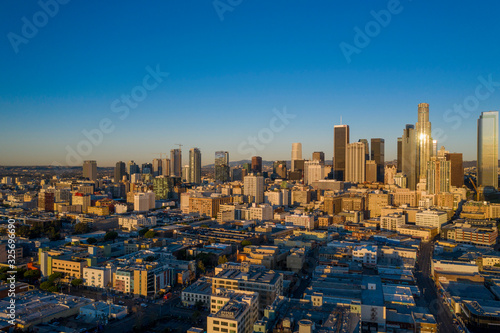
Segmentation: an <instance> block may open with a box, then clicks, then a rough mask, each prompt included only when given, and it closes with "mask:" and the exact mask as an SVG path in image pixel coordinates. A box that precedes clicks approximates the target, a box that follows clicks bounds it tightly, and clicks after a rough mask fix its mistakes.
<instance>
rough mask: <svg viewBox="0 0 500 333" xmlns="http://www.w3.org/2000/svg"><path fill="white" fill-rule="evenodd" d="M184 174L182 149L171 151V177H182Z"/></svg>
mask: <svg viewBox="0 0 500 333" xmlns="http://www.w3.org/2000/svg"><path fill="white" fill-rule="evenodd" d="M181 173H182V153H181V150H180V149H172V150H170V175H171V176H174V177H181Z"/></svg>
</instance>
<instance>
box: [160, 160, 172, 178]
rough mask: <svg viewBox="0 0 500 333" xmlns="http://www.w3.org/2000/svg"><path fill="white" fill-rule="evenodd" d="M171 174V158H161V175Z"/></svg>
mask: <svg viewBox="0 0 500 333" xmlns="http://www.w3.org/2000/svg"><path fill="white" fill-rule="evenodd" d="M161 175H163V176H170V160H169V159H168V158H162V159H161V173H160V174H159V176H161Z"/></svg>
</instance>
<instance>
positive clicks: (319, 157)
mask: <svg viewBox="0 0 500 333" xmlns="http://www.w3.org/2000/svg"><path fill="white" fill-rule="evenodd" d="M312 160H313V161H318V162H319V163H320V164H321V165H325V153H323V152H322V151H315V152H314V153H313V155H312Z"/></svg>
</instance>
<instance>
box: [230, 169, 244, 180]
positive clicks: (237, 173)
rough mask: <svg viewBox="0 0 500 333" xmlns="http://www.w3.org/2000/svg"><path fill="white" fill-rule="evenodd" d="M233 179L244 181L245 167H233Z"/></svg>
mask: <svg viewBox="0 0 500 333" xmlns="http://www.w3.org/2000/svg"><path fill="white" fill-rule="evenodd" d="M231 180H232V181H233V182H234V181H237V180H240V181H243V169H242V168H240V167H234V168H231Z"/></svg>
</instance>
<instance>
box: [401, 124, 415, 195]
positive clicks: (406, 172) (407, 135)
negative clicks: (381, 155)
mask: <svg viewBox="0 0 500 333" xmlns="http://www.w3.org/2000/svg"><path fill="white" fill-rule="evenodd" d="M401 139H402V144H401V172H402V174H403V176H404V177H406V184H407V186H408V188H409V189H410V190H412V191H414V190H415V189H416V186H417V163H416V158H417V149H416V148H417V137H416V132H415V127H414V126H413V125H406V128H405V129H404V131H403V136H402V138H401Z"/></svg>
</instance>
